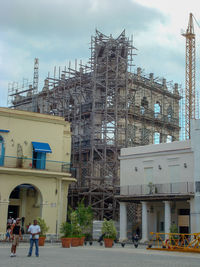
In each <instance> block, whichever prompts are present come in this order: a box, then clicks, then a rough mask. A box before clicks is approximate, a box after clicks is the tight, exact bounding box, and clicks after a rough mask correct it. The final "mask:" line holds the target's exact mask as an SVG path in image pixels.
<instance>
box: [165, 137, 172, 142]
mask: <svg viewBox="0 0 200 267" xmlns="http://www.w3.org/2000/svg"><path fill="white" fill-rule="evenodd" d="M171 142H172V136H171V135H167V140H166V143H171Z"/></svg>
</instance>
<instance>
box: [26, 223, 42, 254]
mask: <svg viewBox="0 0 200 267" xmlns="http://www.w3.org/2000/svg"><path fill="white" fill-rule="evenodd" d="M40 232H41V230H40V226H39V225H38V223H37V220H34V221H33V224H31V225H30V226H29V228H28V233H29V234H30V248H29V252H28V255H27V257H31V255H32V250H33V245H34V244H35V256H36V257H39V247H38V240H39V234H40Z"/></svg>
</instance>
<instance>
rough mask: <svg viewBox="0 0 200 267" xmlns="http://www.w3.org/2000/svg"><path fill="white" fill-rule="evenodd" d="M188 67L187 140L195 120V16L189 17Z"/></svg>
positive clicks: (186, 33)
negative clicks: (191, 123)
mask: <svg viewBox="0 0 200 267" xmlns="http://www.w3.org/2000/svg"><path fill="white" fill-rule="evenodd" d="M182 35H183V36H184V37H185V38H186V67H185V139H190V120H191V119H195V103H196V102H195V73H196V69H195V68H196V66H195V33H194V24H193V15H192V13H190V15H189V23H188V27H187V30H186V32H184V33H182Z"/></svg>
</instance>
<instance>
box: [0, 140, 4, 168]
mask: <svg viewBox="0 0 200 267" xmlns="http://www.w3.org/2000/svg"><path fill="white" fill-rule="evenodd" d="M4 154H5V148H4V140H3V137H2V136H1V135H0V166H3V165H4Z"/></svg>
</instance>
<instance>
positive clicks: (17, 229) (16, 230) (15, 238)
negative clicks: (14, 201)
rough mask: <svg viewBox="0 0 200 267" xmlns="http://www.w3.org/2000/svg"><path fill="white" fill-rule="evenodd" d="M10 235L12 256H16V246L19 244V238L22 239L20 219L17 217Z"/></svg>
mask: <svg viewBox="0 0 200 267" xmlns="http://www.w3.org/2000/svg"><path fill="white" fill-rule="evenodd" d="M10 237H11V239H12V247H11V254H10V257H16V248H17V246H18V245H19V238H21V240H22V233H21V226H20V219H19V218H17V219H16V222H15V223H14V224H13V225H12V226H11V231H10Z"/></svg>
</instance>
